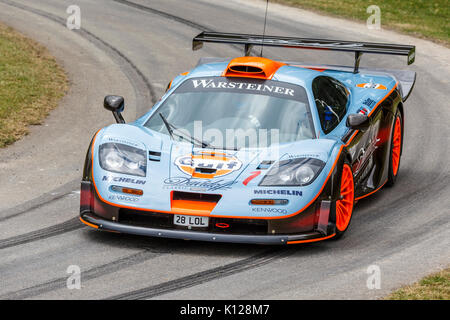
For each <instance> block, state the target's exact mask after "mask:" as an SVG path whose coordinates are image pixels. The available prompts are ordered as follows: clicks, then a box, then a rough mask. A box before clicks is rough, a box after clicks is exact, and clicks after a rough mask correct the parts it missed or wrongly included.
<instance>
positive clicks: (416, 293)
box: [386, 268, 450, 300]
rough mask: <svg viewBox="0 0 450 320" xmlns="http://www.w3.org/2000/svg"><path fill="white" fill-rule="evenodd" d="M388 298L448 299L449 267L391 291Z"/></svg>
mask: <svg viewBox="0 0 450 320" xmlns="http://www.w3.org/2000/svg"><path fill="white" fill-rule="evenodd" d="M386 299H389V300H450V268H448V269H445V270H442V271H441V272H438V273H435V274H432V275H430V276H428V277H425V278H423V279H422V280H420V281H419V282H417V283H415V284H413V285H410V286H406V287H403V288H400V289H398V290H396V291H394V292H393V293H391V294H390V295H389V296H388V297H386Z"/></svg>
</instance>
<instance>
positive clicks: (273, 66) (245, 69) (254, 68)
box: [223, 57, 285, 80]
mask: <svg viewBox="0 0 450 320" xmlns="http://www.w3.org/2000/svg"><path fill="white" fill-rule="evenodd" d="M284 65H285V64H284V63H281V62H278V61H273V60H270V59H266V58H260V57H240V58H235V59H233V60H231V61H230V63H229V64H228V66H227V68H226V69H225V72H224V73H223V76H224V77H244V78H258V79H267V80H270V79H272V77H273V75H274V74H275V72H277V70H278V69H279V68H280V67H282V66H284Z"/></svg>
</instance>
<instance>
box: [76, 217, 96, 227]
mask: <svg viewBox="0 0 450 320" xmlns="http://www.w3.org/2000/svg"><path fill="white" fill-rule="evenodd" d="M80 221H81V222H83V223H84V224H85V225H87V226H89V227H92V228H95V229H98V226H96V225H95V224H92V223H89V222H87V221H85V220H83V218H81V217H80Z"/></svg>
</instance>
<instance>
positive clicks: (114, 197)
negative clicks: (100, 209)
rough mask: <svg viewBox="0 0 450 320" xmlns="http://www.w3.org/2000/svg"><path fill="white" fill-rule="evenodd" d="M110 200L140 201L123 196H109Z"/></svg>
mask: <svg viewBox="0 0 450 320" xmlns="http://www.w3.org/2000/svg"><path fill="white" fill-rule="evenodd" d="M108 200H111V201H114V200H117V201H126V202H137V201H139V198H135V197H130V196H123V195H114V196H113V195H110V196H108Z"/></svg>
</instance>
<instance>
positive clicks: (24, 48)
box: [0, 23, 68, 148]
mask: <svg viewBox="0 0 450 320" xmlns="http://www.w3.org/2000/svg"><path fill="white" fill-rule="evenodd" d="M67 87H68V81H67V77H66V74H65V72H64V71H63V69H62V68H61V67H60V66H59V65H58V64H57V63H56V61H55V59H54V58H53V57H52V56H51V55H50V54H49V53H48V51H47V49H46V48H45V47H43V46H41V45H40V44H38V43H36V42H34V41H33V40H31V39H28V38H26V37H25V36H23V35H21V34H20V33H18V32H16V31H14V30H13V29H12V28H10V27H7V26H5V25H3V24H1V23H0V148H3V147H5V146H7V145H9V144H12V143H13V142H15V141H17V140H18V139H20V138H21V137H23V136H24V135H26V134H27V133H28V128H27V127H28V126H29V125H38V124H41V123H42V120H43V119H44V118H45V117H46V116H47V115H48V113H49V111H50V110H52V109H53V108H55V107H56V106H57V105H58V102H59V101H60V99H61V98H62V97H63V95H64V93H65V92H66V91H67Z"/></svg>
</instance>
